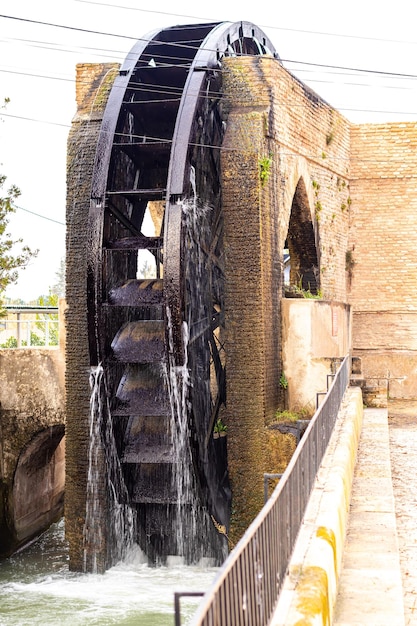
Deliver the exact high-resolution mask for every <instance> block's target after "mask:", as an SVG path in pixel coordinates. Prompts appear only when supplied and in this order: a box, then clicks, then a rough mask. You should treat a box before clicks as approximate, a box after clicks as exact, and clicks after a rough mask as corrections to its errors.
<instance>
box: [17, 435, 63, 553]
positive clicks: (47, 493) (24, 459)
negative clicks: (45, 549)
mask: <svg viewBox="0 0 417 626" xmlns="http://www.w3.org/2000/svg"><path fill="white" fill-rule="evenodd" d="M64 433H65V427H64V425H63V424H57V425H55V426H50V427H48V428H45V429H43V430H41V431H39V432H37V433H36V435H35V436H34V437H33V438H32V439H31V440H30V442H29V443H28V444H27V446H26V447H25V448H24V449H23V450H22V452H21V454H20V456H19V459H18V462H17V465H16V470H15V473H14V477H13V498H12V501H13V517H14V529H15V533H16V539H17V543H18V544H24V543H25V542H26V541H28V540H30V539H31V538H32V537H33V536H35V535H37V534H38V533H39V529H40V528H47V527H48V526H49V524H51V523H52V522H53V521H55V520H56V519H58V518H59V517H60V516H61V515H62V513H63V502H64V488H65V437H64Z"/></svg>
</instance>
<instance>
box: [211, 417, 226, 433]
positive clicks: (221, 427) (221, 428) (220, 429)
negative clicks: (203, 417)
mask: <svg viewBox="0 0 417 626" xmlns="http://www.w3.org/2000/svg"><path fill="white" fill-rule="evenodd" d="M213 431H214V432H215V433H225V432H227V426H226V424H223V422H222V420H221V418H220V417H219V418H218V420H217V421H216V423H215V424H214V429H213Z"/></svg>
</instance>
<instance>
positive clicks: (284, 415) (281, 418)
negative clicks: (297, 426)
mask: <svg viewBox="0 0 417 626" xmlns="http://www.w3.org/2000/svg"><path fill="white" fill-rule="evenodd" d="M299 419H300V416H299V414H298V413H295V412H294V411H288V410H285V411H277V412H276V413H275V420H276V421H277V422H297V421H298V420H299Z"/></svg>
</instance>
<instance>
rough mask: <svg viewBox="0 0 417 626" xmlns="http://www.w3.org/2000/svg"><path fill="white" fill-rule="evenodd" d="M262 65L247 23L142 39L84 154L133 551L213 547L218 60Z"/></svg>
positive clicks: (192, 553) (222, 388) (220, 483)
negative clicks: (89, 158)
mask: <svg viewBox="0 0 417 626" xmlns="http://www.w3.org/2000/svg"><path fill="white" fill-rule="evenodd" d="M262 54H273V49H272V46H271V44H270V42H269V41H268V40H267V38H266V37H265V35H264V34H263V33H262V32H261V31H260V30H259V29H258V28H257V27H256V26H254V25H252V24H250V23H246V22H239V23H234V24H232V23H218V24H197V25H195V24H194V25H191V26H177V27H172V28H167V29H164V30H161V31H159V32H155V33H152V34H150V35H148V36H146V37H145V38H143V39H141V40H139V41H138V43H137V44H136V45H135V46H134V48H133V49H132V51H131V52H130V53H129V55H128V57H127V59H126V61H125V63H124V65H123V67H122V68H121V70H120V72H119V76H118V77H117V79H116V81H115V82H114V85H113V88H112V91H111V93H110V96H109V101H108V104H107V108H106V110H105V114H104V118H103V122H102V128H101V133H100V137H99V141H98V145H97V153H96V161H95V167H94V173H93V182H92V195H91V208H90V218H89V231H90V232H89V240H90V241H89V244H90V249H89V263H88V324H89V340H90V359H91V365H93V366H94V365H97V364H98V363H101V364H102V366H103V368H104V372H105V377H106V388H107V393H108V397H109V403H110V411H111V416H112V418H111V419H112V420H113V428H114V432H115V433H116V438H117V447H118V454H119V457H120V461H121V464H122V467H123V472H124V477H125V482H126V485H127V488H128V492H129V498H130V503H131V506H133V507H135V508H136V510H137V526H138V541H139V543H140V545H141V547H142V548H143V549H144V550H146V552H147V553H148V554H149V555H150V557H151V558H153V559H158V558H162V559H163V558H164V557H165V556H166V555H168V554H180V553H184V555H185V556H186V557H187V558H192V557H194V558H195V557H196V556H197V557H198V556H201V555H203V554H206V555H207V554H208V555H217V556H219V555H220V554H221V553H222V551H223V550H224V546H225V543H226V539H225V537H224V533H225V532H227V528H228V524H229V516H230V502H231V494H230V488H229V484H228V476H227V461H226V451H225V446H224V444H223V443H222V442H220V443H219V441H216V440H215V439H214V438H213V437H212V434H213V429H214V426H215V424H216V423H217V421H218V419H219V418H221V411H222V406H223V405H224V403H225V401H226V373H225V371H226V367H225V365H226V357H225V352H224V345H223V328H224V302H223V290H224V280H225V276H224V271H223V234H222V227H223V218H222V201H221V176H220V148H221V146H222V139H223V136H224V131H225V124H226V123H227V119H226V113H225V103H224V102H223V100H222V59H223V57H224V56H230V55H234V56H235V55H236V56H238V55H262ZM191 510H192V514H191V517H190V515H189V513H190V511H191ZM187 515H188V517H187ZM196 520H197V521H196ZM198 520H200V521H198ZM201 520H203V521H201ZM204 520H206V521H207V520H209V523H208V525H207V523H206V521H204ZM210 520H211V521H210ZM178 526H179V527H180V528H181V529H182V530H181V532H180V533H179V535H180V537H181V540H180V539H179V538H178V532H177V531H176V527H178ZM190 526H192V528H190ZM219 530H220V533H219V532H218V531H219ZM203 532H204V540H203V538H202V536H201V533H203ZM192 535H193V536H194V538H193V537H192ZM196 542H197V544H200V547H201V550H198V549H197V548H196Z"/></svg>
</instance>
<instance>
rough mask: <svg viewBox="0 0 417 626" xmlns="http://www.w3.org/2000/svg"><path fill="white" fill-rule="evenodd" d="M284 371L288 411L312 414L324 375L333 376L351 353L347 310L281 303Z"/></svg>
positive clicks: (300, 301) (322, 303)
mask: <svg viewBox="0 0 417 626" xmlns="http://www.w3.org/2000/svg"><path fill="white" fill-rule="evenodd" d="M282 338H283V341H282V352H283V371H284V373H285V377H286V379H287V381H288V389H287V394H288V408H289V409H290V410H292V411H300V410H301V409H308V410H309V411H308V412H309V413H310V414H312V413H314V410H315V407H316V394H317V393H319V392H323V391H326V389H327V386H326V385H327V375H328V374H332V373H334V371H335V369H334V364H335V363H337V364H338V363H339V362H340V361H339V359H341V358H342V359H343V358H344V357H345V356H346V355H347V354H348V353H349V350H350V339H351V313H350V307H349V306H348V305H346V304H341V303H337V302H325V301H322V300H309V299H289V298H287V299H284V300H283V301H282Z"/></svg>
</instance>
